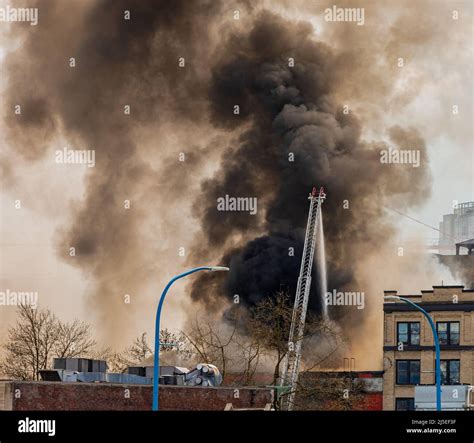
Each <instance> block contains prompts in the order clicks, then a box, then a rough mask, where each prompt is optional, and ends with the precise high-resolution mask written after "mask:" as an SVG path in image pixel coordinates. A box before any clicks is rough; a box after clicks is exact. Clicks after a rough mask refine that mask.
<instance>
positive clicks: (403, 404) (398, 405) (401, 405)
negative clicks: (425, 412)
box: [395, 398, 415, 411]
mask: <svg viewBox="0 0 474 443" xmlns="http://www.w3.org/2000/svg"><path fill="white" fill-rule="evenodd" d="M395 410H396V411H414V410H415V399H414V398H397V399H395Z"/></svg>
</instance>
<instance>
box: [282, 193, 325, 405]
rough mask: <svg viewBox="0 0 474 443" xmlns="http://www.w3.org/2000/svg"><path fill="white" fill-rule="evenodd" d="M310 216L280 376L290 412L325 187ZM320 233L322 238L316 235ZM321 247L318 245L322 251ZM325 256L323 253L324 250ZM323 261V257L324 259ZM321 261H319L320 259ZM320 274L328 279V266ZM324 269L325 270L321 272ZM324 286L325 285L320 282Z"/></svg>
mask: <svg viewBox="0 0 474 443" xmlns="http://www.w3.org/2000/svg"><path fill="white" fill-rule="evenodd" d="M308 199H309V201H310V204H309V214H308V223H307V225H306V236H305V240H304V248H303V255H302V257H301V268H300V275H299V277H298V286H297V288H296V296H295V304H294V307H293V316H292V319H291V328H290V336H289V339H288V353H287V354H286V357H285V360H284V363H283V371H282V373H281V377H280V385H281V386H287V387H288V388H289V392H288V393H287V394H286V395H284V396H283V397H282V409H284V410H287V411H291V410H292V409H293V405H294V400H295V391H296V386H297V383H298V374H299V368H300V362H301V345H302V340H303V337H304V325H305V320H306V311H307V308H308V298H309V292H310V288H311V270H312V268H313V259H314V251H315V247H316V237H319V240H320V242H322V241H323V240H322V237H321V236H322V235H323V231H322V216H321V205H322V203H323V202H324V200H325V199H326V194H325V193H324V188H321V189H320V190H319V191H318V190H317V189H316V188H313V190H312V192H311V194H309V197H308ZM318 231H319V236H318V235H317V234H318ZM321 246H322V247H324V246H323V245H322V244H320V245H318V254H319V249H321ZM323 253H324V251H323ZM323 258H324V257H323ZM318 261H319V260H318ZM320 267H321V269H320V272H321V271H322V270H323V271H324V275H323V274H322V272H321V278H320V280H325V264H324V265H321V263H320ZM322 268H324V269H322ZM321 285H322V286H324V283H321ZM324 294H325V292H323V293H321V294H320V296H321V297H324ZM322 305H323V313H324V315H325V316H326V315H327V312H326V309H327V308H326V307H325V303H324V301H323V303H322Z"/></svg>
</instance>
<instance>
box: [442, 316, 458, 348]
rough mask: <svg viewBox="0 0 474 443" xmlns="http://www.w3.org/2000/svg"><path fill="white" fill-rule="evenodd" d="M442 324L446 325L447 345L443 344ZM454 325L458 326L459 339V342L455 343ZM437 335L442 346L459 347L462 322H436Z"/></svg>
mask: <svg viewBox="0 0 474 443" xmlns="http://www.w3.org/2000/svg"><path fill="white" fill-rule="evenodd" d="M440 324H446V343H442V342H441V339H440V335H439V325H440ZM452 324H457V325H458V332H457V335H458V338H457V342H456V343H453V340H452V337H451V325H452ZM436 333H437V334H438V340H439V344H440V345H441V346H459V345H460V343H461V322H460V321H459V320H453V321H451V320H445V321H437V322H436Z"/></svg>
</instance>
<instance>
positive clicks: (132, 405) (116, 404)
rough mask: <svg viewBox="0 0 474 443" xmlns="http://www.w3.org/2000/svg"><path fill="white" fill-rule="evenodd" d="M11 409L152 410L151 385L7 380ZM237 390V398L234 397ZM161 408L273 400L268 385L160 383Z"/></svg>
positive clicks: (258, 405)
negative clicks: (170, 384) (229, 386)
mask: <svg viewBox="0 0 474 443" xmlns="http://www.w3.org/2000/svg"><path fill="white" fill-rule="evenodd" d="M5 388H6V389H5V395H7V396H8V397H9V399H10V400H11V402H6V403H5V404H10V406H9V407H8V409H12V410H17V411H26V410H43V411H51V410H64V411H99V410H116V411H118V410H120V411H124V410H129V411H142V410H151V401H152V391H153V388H152V387H151V386H139V385H122V384H109V383H60V382H57V383H55V382H19V381H11V382H8V383H6V384H5ZM237 394H238V398H235V397H236V395H237ZM159 395H160V409H161V410H183V411H184V410H188V411H198V410H224V407H225V405H226V404H227V403H232V404H233V406H234V407H235V408H263V407H264V406H265V404H267V403H271V402H272V396H273V391H272V390H271V389H267V388H240V389H238V392H237V391H236V390H235V389H233V388H199V387H190V386H189V387H188V386H186V387H184V386H160V391H159Z"/></svg>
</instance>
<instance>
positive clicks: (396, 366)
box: [395, 358, 421, 386]
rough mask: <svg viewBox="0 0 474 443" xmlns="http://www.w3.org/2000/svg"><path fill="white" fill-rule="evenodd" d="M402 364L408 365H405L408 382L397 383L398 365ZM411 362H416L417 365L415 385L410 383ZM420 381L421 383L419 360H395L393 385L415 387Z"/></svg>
mask: <svg viewBox="0 0 474 443" xmlns="http://www.w3.org/2000/svg"><path fill="white" fill-rule="evenodd" d="M402 362H408V365H407V379H408V382H407V383H400V382H399V372H400V371H399V367H398V365H399V363H402ZM412 362H416V363H418V383H415V382H413V381H412V370H411V366H412ZM420 381H421V360H420V359H416V358H415V359H400V360H396V361H395V384H397V385H401V386H407V385H408V386H417V385H419V384H420Z"/></svg>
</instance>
